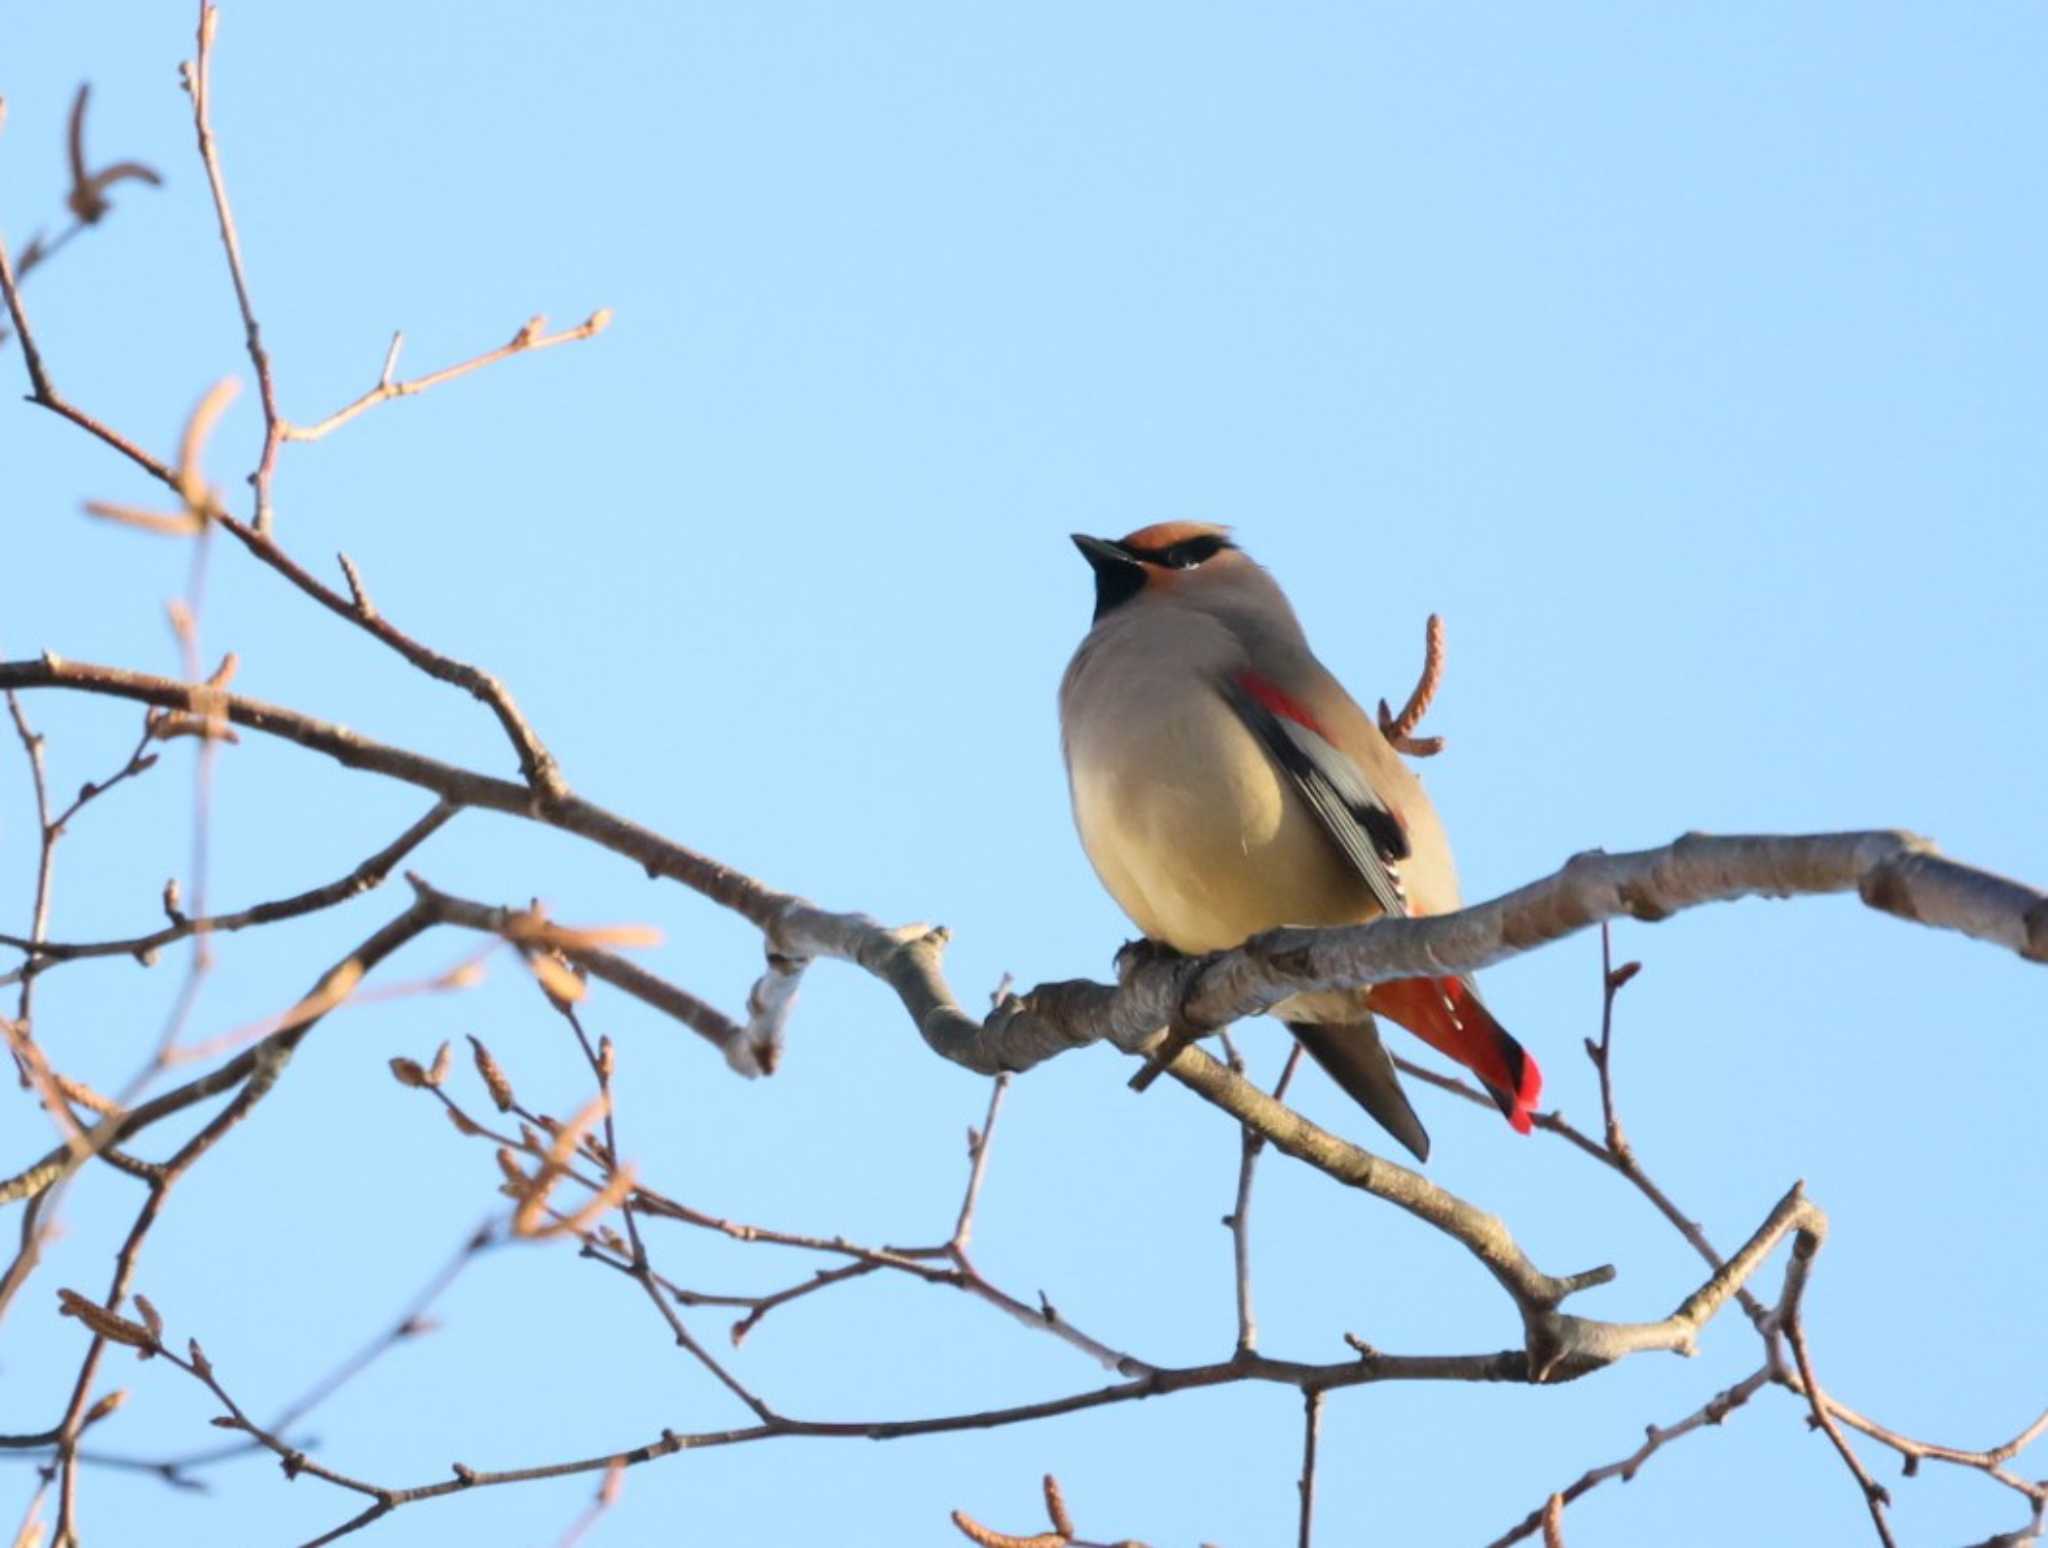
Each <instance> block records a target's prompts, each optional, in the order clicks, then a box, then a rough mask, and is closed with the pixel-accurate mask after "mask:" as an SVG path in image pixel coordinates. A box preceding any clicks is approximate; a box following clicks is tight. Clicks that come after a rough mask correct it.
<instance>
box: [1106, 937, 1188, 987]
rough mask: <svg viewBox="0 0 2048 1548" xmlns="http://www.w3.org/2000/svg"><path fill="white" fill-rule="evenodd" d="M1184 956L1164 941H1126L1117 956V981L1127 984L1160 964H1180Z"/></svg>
mask: <svg viewBox="0 0 2048 1548" xmlns="http://www.w3.org/2000/svg"><path fill="white" fill-rule="evenodd" d="M1184 955H1185V953H1182V952H1178V951H1175V950H1174V949H1173V948H1172V947H1171V946H1168V945H1167V944H1166V943H1165V942H1164V941H1155V940H1151V939H1149V938H1146V937H1142V936H1141V937H1140V938H1139V939H1137V940H1135V941H1125V942H1124V943H1123V945H1122V946H1121V947H1120V948H1118V950H1117V954H1116V981H1117V982H1118V983H1120V984H1121V983H1126V982H1128V981H1129V980H1130V979H1131V978H1132V977H1133V976H1134V975H1135V974H1137V973H1138V972H1139V971H1140V970H1141V969H1143V968H1148V967H1151V966H1152V965H1153V964H1155V963H1160V962H1178V961H1180V960H1181V959H1182V957H1183V956H1184Z"/></svg>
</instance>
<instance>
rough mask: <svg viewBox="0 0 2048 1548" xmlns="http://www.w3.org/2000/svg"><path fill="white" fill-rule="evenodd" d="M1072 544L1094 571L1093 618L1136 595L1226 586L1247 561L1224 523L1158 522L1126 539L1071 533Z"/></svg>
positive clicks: (1181, 593) (1194, 591) (1133, 599)
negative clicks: (1217, 524) (1113, 540)
mask: <svg viewBox="0 0 2048 1548" xmlns="http://www.w3.org/2000/svg"><path fill="white" fill-rule="evenodd" d="M1074 546H1075V547H1076V548H1078V549H1080V550H1081V557H1082V558H1084V559H1086V560H1087V561H1088V565H1089V568H1091V569H1092V570H1094V571H1095V617H1096V620H1097V621H1098V622H1099V621H1100V620H1101V619H1103V618H1104V617H1106V616H1107V615H1108V614H1109V613H1111V612H1113V611H1115V610H1116V609H1117V608H1120V607H1124V606H1126V605H1129V604H1131V603H1134V602H1138V601H1140V600H1141V599H1153V600H1156V599H1159V598H1163V597H1166V596H1184V597H1186V596H1191V595H1194V594H1199V593H1201V592H1206V591H1209V590H1211V589H1213V588H1218V587H1226V586H1228V585H1229V584H1230V581H1231V578H1232V576H1233V575H1235V574H1237V573H1238V572H1240V571H1242V570H1245V569H1248V568H1250V567H1251V561H1250V560H1249V559H1247V558H1246V557H1245V556H1244V553H1243V551H1242V550H1241V549H1239V548H1238V546H1237V545H1236V544H1235V543H1233V542H1231V541H1230V529H1229V528H1228V527H1215V526H1210V525H1209V524H1208V523H1206V522H1199V521H1162V522H1156V523H1154V524H1153V525H1152V526H1149V527H1140V528H1139V529H1138V530H1137V531H1136V532H1133V533H1131V534H1130V535H1129V536H1127V537H1121V538H1118V539H1117V540H1116V541H1115V542H1111V541H1110V540H1109V539H1108V538H1099V537H1089V536H1088V535H1087V534H1085V533H1081V532H1077V533H1075V534H1074Z"/></svg>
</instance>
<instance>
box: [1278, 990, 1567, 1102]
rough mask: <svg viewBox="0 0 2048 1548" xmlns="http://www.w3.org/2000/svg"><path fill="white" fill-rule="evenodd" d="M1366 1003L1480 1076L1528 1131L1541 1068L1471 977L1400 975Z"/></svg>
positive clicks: (1540, 1091) (1540, 1086)
mask: <svg viewBox="0 0 2048 1548" xmlns="http://www.w3.org/2000/svg"><path fill="white" fill-rule="evenodd" d="M1365 1003H1366V1004H1367V1005H1369V1006H1370V1007H1371V1008H1372V1009H1373V1010H1375V1011H1378V1012H1379V1013H1380V1014H1381V1015H1383V1016H1388V1017H1391V1018H1392V1019H1393V1020H1395V1021H1398V1022H1399V1023H1400V1024H1401V1025H1402V1026H1404V1027H1406V1028H1407V1029H1408V1030H1409V1031H1410V1032H1413V1033H1414V1034H1415V1035H1416V1036H1417V1037H1419V1038H1421V1039H1422V1040H1423V1041H1424V1042H1425V1043H1427V1044H1429V1046H1430V1047H1432V1048H1434V1049H1435V1050H1436V1051H1437V1052H1438V1053H1440V1054H1443V1055H1444V1056H1445V1057H1447V1058H1451V1059H1455V1060H1457V1061H1458V1063H1460V1064H1462V1065H1464V1066H1465V1068H1466V1069H1468V1070H1470V1071H1471V1072H1472V1073H1473V1074H1475V1075H1477V1076H1478V1077H1479V1079H1480V1081H1481V1082H1482V1083H1484V1085H1485V1086H1486V1089H1487V1092H1488V1093H1489V1094H1490V1095H1491V1096H1492V1097H1493V1099H1494V1101H1495V1102H1497V1103H1499V1104H1500V1110H1501V1111H1502V1112H1503V1113H1505V1114H1507V1120H1508V1122H1509V1123H1511V1124H1513V1125H1514V1127H1515V1131H1516V1132H1517V1133H1519V1134H1527V1133H1528V1132H1529V1115H1530V1114H1531V1113H1532V1112H1533V1111H1534V1110H1535V1107H1536V1101H1537V1099H1538V1098H1539V1097H1541V1096H1542V1094H1543V1072H1542V1071H1541V1070H1539V1069H1538V1068H1537V1067H1536V1061H1535V1060H1534V1059H1532V1058H1531V1057H1530V1056H1529V1053H1528V1050H1527V1049H1525V1048H1523V1047H1522V1045H1521V1044H1520V1043H1518V1042H1516V1041H1515V1040H1514V1039H1513V1038H1512V1037H1510V1036H1509V1035H1508V1032H1507V1029H1506V1028H1505V1027H1503V1026H1502V1025H1501V1024H1500V1023H1499V1022H1498V1021H1495V1020H1494V1019H1493V1012H1491V1011H1489V1010H1488V1009H1487V1008H1486V1006H1485V1005H1484V1004H1483V1003H1482V1002H1481V1000H1480V998H1479V991H1478V990H1477V989H1475V988H1474V987H1473V985H1472V980H1471V979H1469V978H1463V977H1460V978H1402V979H1396V980H1395V981H1394V982H1393V983H1389V984H1375V985H1374V986H1373V988H1372V992H1371V993H1370V994H1369V995H1367V997H1366V1002H1365ZM1311 1052H1313V1050H1311Z"/></svg>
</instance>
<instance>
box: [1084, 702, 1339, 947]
mask: <svg viewBox="0 0 2048 1548" xmlns="http://www.w3.org/2000/svg"><path fill="white" fill-rule="evenodd" d="M1119 741H1120V745H1118V746H1117V747H1116V748H1115V749H1114V750H1113V756H1110V757H1106V758H1101V759H1098V760H1096V761H1094V762H1092V763H1087V762H1082V761H1080V760H1078V759H1077V760H1076V761H1075V762H1074V763H1073V765H1072V767H1071V769H1070V774H1071V777H1072V781H1073V793H1074V818H1075V822H1076V824H1077V825H1078V826H1079V828H1080V830H1081V842H1082V845H1083V847H1084V848H1085V849H1086V850H1087V851H1088V858H1089V860H1090V861H1092V862H1093V864H1094V866H1095V869H1096V872H1097V874H1099V875H1100V876H1101V878H1102V882H1103V885H1104V886H1105V887H1107V888H1108V889H1109V893H1110V895H1111V896H1112V897H1114V898H1115V899H1116V901H1117V903H1118V905H1119V906H1121V907H1122V909H1123V911H1124V912H1125V913H1126V914H1128V915H1130V917H1131V920H1132V922H1133V923H1134V924H1136V925H1137V926H1138V928H1139V929H1140V930H1142V931H1144V932H1145V934H1146V935H1147V936H1149V937H1150V938H1152V939H1153V940H1157V941H1163V942H1165V943H1166V944H1167V945H1169V946H1172V947H1174V948H1175V949H1176V950H1178V951H1185V952H1201V951H1218V950H1221V949H1223V948H1225V947H1229V946H1235V945H1237V944H1238V943H1239V942H1240V941H1242V940H1244V939H1245V938H1246V937H1248V936H1252V935H1256V934H1258V933H1259V932H1260V931H1261V930H1270V929H1273V928H1275V927H1276V926H1279V925H1284V924H1301V925H1314V924H1348V923H1352V922H1355V921H1357V920H1361V919H1367V918H1370V917H1371V916H1372V914H1373V913H1374V912H1375V908H1374V904H1373V901H1372V896H1371V894H1370V893H1369V892H1367V890H1366V888H1365V885H1364V883H1363V882H1362V881H1360V880H1359V878H1358V877H1357V876H1356V875H1354V874H1353V873H1352V871H1351V870H1350V868H1349V867H1348V866H1347V865H1346V864H1345V863H1344V861H1343V859H1342V857H1341V856H1340V855H1339V853H1338V851H1337V849H1336V846H1335V845H1334V844H1333V843H1332V842H1331V841H1330V839H1329V838H1328V836H1327V835H1326V834H1324V832H1323V831H1322V829H1321V828H1320V826H1318V824H1317V823H1316V820H1315V817H1314V816H1313V814H1312V813H1310V811H1309V810H1308V808H1307V807H1306V806H1305V805H1304V804H1303V802H1302V800H1301V798H1300V797H1299V796H1298V795H1296V794H1295V792H1294V790H1293V788H1292V786H1291V785H1289V784H1288V783H1287V782H1286V779H1285V777H1284V776H1283V775H1282V774H1281V773H1280V772H1279V771H1278V770H1277V769H1275V768H1274V766H1273V764H1272V761H1271V760H1270V759H1269V758H1268V757H1267V756H1266V753H1265V751H1264V749H1263V748H1261V747H1260V746H1259V745H1258V744H1257V742H1255V741H1254V740H1253V739H1252V737H1251V734H1250V733H1249V732H1248V731H1246V730H1245V729H1244V726H1243V724H1242V723H1241V722H1240V721H1239V720H1238V719H1237V718H1236V716H1235V715H1234V714H1232V713H1231V711H1230V710H1229V709H1228V707H1227V706H1225V705H1224V704H1223V702H1222V701H1221V700H1220V699H1219V700H1217V701H1216V702H1215V703H1214V705H1213V706H1211V707H1205V708H1204V709H1203V710H1202V711H1199V712H1197V713H1194V714H1191V715H1186V716H1181V717H1178V718H1176V720H1174V721H1173V722H1171V723H1165V724H1157V725H1151V726H1145V725H1142V724H1141V725H1136V726H1131V727H1128V728H1127V729H1126V731H1125V734H1124V735H1123V736H1122V737H1121V738H1120V739H1119Z"/></svg>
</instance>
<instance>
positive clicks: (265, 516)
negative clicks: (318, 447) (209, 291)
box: [180, 0, 284, 532]
mask: <svg viewBox="0 0 2048 1548" xmlns="http://www.w3.org/2000/svg"><path fill="white" fill-rule="evenodd" d="M219 25H220V12H219V11H218V10H216V9H215V8H214V7H213V6H212V5H211V4H209V3H207V0H201V4H200V7H199V38H198V48H197V53H196V55H195V57H194V59H193V60H192V61H190V62H188V63H186V64H184V65H182V66H180V70H181V72H182V74H183V76H184V81H185V89H186V90H187V91H188V92H189V93H190V94H191V97H192V129H193V132H194V134H195V135H196V136H197V137H198V141H199V161H200V164H201V165H202V166H204V167H205V169H206V184H207V187H208V188H209V189H211V190H212V192H213V210H214V216H215V218H216V219H217V221H218V222H219V225H220V243H221V248H222V250H223V251H224V252H225V253H226V254H227V261H228V277H229V278H230V279H231V280H233V282H234V287H235V305H236V306H237V307H238V308H239V309H240V311H241V314H242V337H243V342H244V343H245V344H246V346H247V348H248V351H249V363H250V364H251V365H252V366H254V367H255V369H256V392H257V395H258V397H259V398H260V399H261V400H262V404H263V449H262V451H261V452H260V453H259V454H258V458H257V463H256V471H255V472H253V473H251V474H250V475H249V483H250V486H251V487H252V488H253V489H254V490H255V491H256V530H257V531H259V532H268V531H269V530H270V524H271V509H270V481H271V476H272V475H273V474H274V473H275V472H276V469H277V449H278V447H279V445H281V444H282V442H283V439H284V433H283V420H282V416H281V415H280V414H279V413H278V411H277V383H276V381H275V380H274V379H273V377H272V374H271V366H270V352H269V350H267V349H266V348H264V345H263V328H262V325H261V324H259V323H258V322H257V320H256V307H255V304H254V303H253V302H252V301H251V300H250V299H249V277H248V274H247V272H246V270H245V269H244V268H243V266H242V238H241V234H240V233H239V232H238V231H237V230H236V229H235V213H234V209H233V207H232V206H231V205H230V204H229V203H228V185H227V179H226V177H225V176H224V175H223V174H222V172H221V166H220V148H219V146H218V145H216V144H215V143H214V138H213V121H212V110H213V38H214V32H215V31H216V29H217V28H218V27H219Z"/></svg>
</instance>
